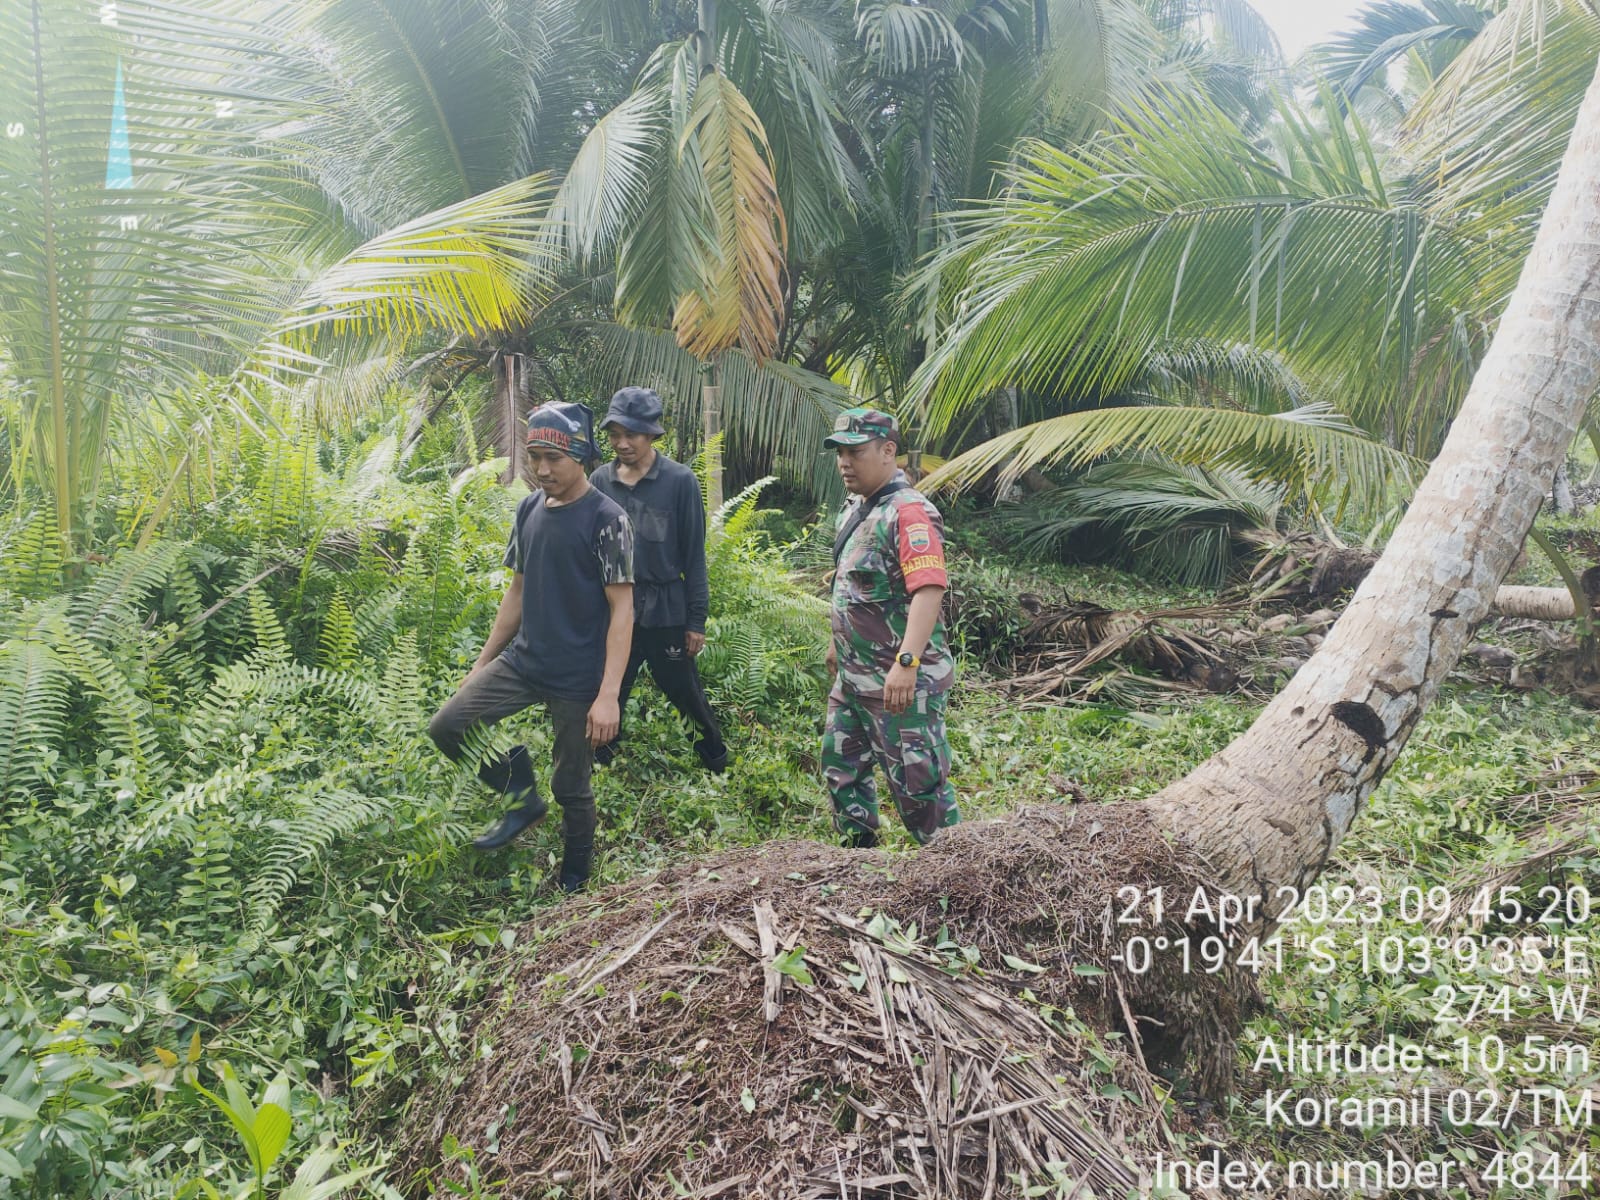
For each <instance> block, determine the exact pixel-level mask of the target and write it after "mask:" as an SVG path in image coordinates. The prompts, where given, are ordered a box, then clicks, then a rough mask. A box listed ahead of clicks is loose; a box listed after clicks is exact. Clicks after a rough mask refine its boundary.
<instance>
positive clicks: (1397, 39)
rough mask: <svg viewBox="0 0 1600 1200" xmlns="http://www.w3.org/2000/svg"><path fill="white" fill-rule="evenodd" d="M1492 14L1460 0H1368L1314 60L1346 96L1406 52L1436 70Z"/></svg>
mask: <svg viewBox="0 0 1600 1200" xmlns="http://www.w3.org/2000/svg"><path fill="white" fill-rule="evenodd" d="M1493 15H1494V14H1493V13H1492V12H1490V11H1489V10H1488V9H1487V8H1485V7H1483V6H1482V5H1479V4H1473V3H1468V2H1466V0H1371V2H1370V3H1368V4H1367V5H1366V6H1365V7H1364V8H1362V9H1361V10H1360V11H1359V12H1358V13H1357V14H1356V17H1355V23H1354V25H1352V26H1351V27H1350V28H1348V29H1346V30H1345V31H1343V32H1342V33H1340V34H1339V35H1338V36H1337V37H1335V38H1333V39H1331V40H1330V41H1328V42H1325V43H1324V44H1323V45H1321V46H1320V47H1318V48H1317V58H1318V60H1319V66H1320V68H1321V70H1322V72H1323V74H1324V76H1325V77H1326V78H1327V79H1328V80H1329V81H1330V82H1331V83H1333V84H1334V85H1335V86H1336V87H1337V88H1338V89H1339V91H1340V92H1341V93H1342V94H1343V96H1344V97H1345V98H1346V99H1349V98H1351V97H1354V96H1355V95H1356V93H1358V92H1359V91H1361V89H1362V88H1364V87H1366V86H1367V85H1368V84H1369V83H1371V82H1373V81H1377V82H1379V83H1382V82H1383V77H1384V75H1385V74H1386V73H1387V72H1388V70H1389V67H1390V66H1392V65H1393V64H1394V63H1396V62H1399V61H1401V60H1402V59H1404V58H1406V57H1407V56H1409V55H1412V54H1418V55H1423V56H1425V58H1426V61H1427V62H1428V63H1429V69H1430V71H1431V72H1432V73H1433V74H1435V75H1437V74H1438V73H1439V72H1440V71H1442V70H1443V69H1444V68H1445V67H1446V66H1447V65H1448V64H1449V63H1450V61H1451V60H1452V59H1453V58H1454V57H1455V56H1456V55H1457V54H1459V53H1460V52H1461V51H1462V50H1463V49H1465V48H1466V46H1467V44H1468V43H1469V42H1471V41H1472V40H1473V39H1474V38H1475V37H1477V36H1478V34H1479V33H1481V32H1482V31H1483V28H1484V26H1486V25H1487V24H1488V23H1489V21H1490V19H1491V18H1492V17H1493Z"/></svg>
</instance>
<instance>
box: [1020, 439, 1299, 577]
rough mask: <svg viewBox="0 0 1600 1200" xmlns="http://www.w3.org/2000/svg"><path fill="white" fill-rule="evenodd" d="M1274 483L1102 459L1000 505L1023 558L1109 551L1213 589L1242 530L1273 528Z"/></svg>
mask: <svg viewBox="0 0 1600 1200" xmlns="http://www.w3.org/2000/svg"><path fill="white" fill-rule="evenodd" d="M1283 499H1284V493H1283V489H1282V488H1281V487H1278V486H1276V485H1273V484H1265V483H1262V482H1260V481H1259V480H1255V479H1251V478H1249V477H1248V476H1246V475H1245V474H1243V473H1241V472H1238V471H1233V470H1226V469H1223V470H1207V469H1204V468H1200V467H1182V466H1177V465H1175V464H1171V463H1166V462H1162V461H1160V460H1156V459H1136V460H1132V461H1117V462H1109V463H1102V464H1100V465H1098V466H1094V467H1091V468H1089V469H1088V470H1087V471H1085V472H1083V473H1082V474H1081V475H1078V476H1077V477H1075V478H1073V479H1071V480H1069V481H1068V482H1066V483H1065V484H1063V485H1062V486H1061V487H1059V488H1057V489H1055V490H1054V491H1051V492H1046V493H1044V494H1043V495H1039V496H1032V497H1029V498H1028V499H1027V500H1025V501H1023V502H1021V503H1018V504H1014V505H1008V506H1005V507H1004V508H1002V509H1000V510H998V515H999V517H1000V518H1001V520H1002V522H1003V524H1004V527H1005V529H1006V531H1007V537H1008V540H1010V541H1011V542H1012V544H1013V545H1014V546H1015V548H1016V549H1017V550H1019V551H1021V552H1023V553H1025V554H1028V555H1040V556H1059V555H1063V554H1067V553H1071V554H1073V555H1074V556H1076V557H1103V556H1110V557H1112V558H1114V559H1115V560H1117V561H1119V562H1124V563H1127V564H1129V565H1133V566H1137V568H1138V569H1139V570H1140V571H1149V572H1152V573H1154V574H1156V575H1159V576H1165V577H1168V578H1172V579H1175V580H1177V581H1179V582H1180V583H1184V584H1194V585H1202V586H1213V587H1214V586H1217V585H1218V584H1220V583H1221V582H1222V581H1223V579H1224V578H1225V577H1226V575H1227V573H1228V572H1229V570H1230V569H1231V568H1232V567H1233V566H1234V564H1235V563H1236V561H1237V556H1238V553H1239V551H1240V550H1241V549H1242V548H1243V546H1242V544H1236V538H1235V535H1236V534H1237V533H1239V532H1242V531H1246V530H1258V529H1266V530H1274V529H1276V528H1277V523H1278V519H1279V516H1280V514H1281V512H1282V507H1283Z"/></svg>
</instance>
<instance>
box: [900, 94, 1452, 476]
mask: <svg viewBox="0 0 1600 1200" xmlns="http://www.w3.org/2000/svg"><path fill="white" fill-rule="evenodd" d="M1290 112H1291V115H1292V110H1290ZM1346 119H1347V120H1348V119H1349V118H1348V117H1347V118H1346ZM1289 136H1290V138H1291V140H1292V141H1293V144H1294V149H1295V157H1294V159H1293V161H1292V163H1291V166H1290V167H1289V169H1288V170H1285V168H1283V167H1281V166H1280V165H1279V164H1277V163H1276V162H1274V161H1272V160H1271V159H1270V158H1268V157H1267V156H1266V155H1265V154H1263V153H1262V152H1261V151H1260V150H1259V149H1258V148H1257V147H1256V146H1255V145H1253V144H1252V143H1251V142H1250V141H1249V140H1248V139H1247V138H1245V136H1244V135H1243V134H1242V133H1241V131H1240V130H1239V129H1238V127H1237V126H1236V125H1235V124H1234V123H1233V122H1232V121H1230V120H1229V119H1228V118H1226V117H1225V116H1224V115H1223V114H1221V113H1220V112H1219V111H1218V110H1216V109H1215V107H1214V106H1211V105H1209V104H1207V103H1206V102H1204V101H1201V100H1197V99H1193V98H1187V97H1178V96H1171V95H1168V96H1166V97H1164V98H1163V99H1162V100H1161V102H1160V103H1151V104H1149V105H1142V106H1140V107H1139V108H1137V109H1135V110H1133V111H1132V112H1129V113H1125V114H1123V115H1122V116H1120V117H1119V118H1118V120H1117V121H1116V123H1115V126H1114V128H1113V130H1112V131H1111V132H1110V133H1108V134H1107V135H1106V136H1104V137H1102V138H1099V139H1097V140H1096V141H1094V142H1093V143H1091V144H1089V145H1087V146H1085V147H1083V148H1081V149H1080V150H1078V151H1076V152H1069V151H1064V150H1058V149H1055V148H1053V147H1050V146H1046V145H1043V144H1041V143H1031V144H1029V145H1028V146H1027V147H1026V149H1025V150H1024V152H1023V161H1022V162H1021V164H1019V166H1017V167H1016V168H1014V169H1013V170H1012V172H1011V180H1012V184H1011V187H1010V189H1009V190H1008V192H1007V193H1006V194H1004V195H1003V196H1001V197H1000V198H998V199H997V200H995V201H993V202H990V203H987V204H982V205H976V206H973V207H972V208H971V209H970V210H969V211H968V212H967V213H966V214H965V215H964V216H963V217H962V219H961V223H962V235H961V237H960V239H959V240H958V241H957V242H956V243H955V244H954V245H952V246H951V247H950V248H949V250H947V251H946V252H944V253H942V254H940V255H938V256H936V258H935V259H934V260H933V262H932V263H931V264H930V265H929V267H928V268H927V270H929V271H944V272H948V273H949V275H950V276H951V277H952V278H953V279H955V280H963V279H964V286H962V287H961V288H960V289H959V290H958V291H956V292H955V293H954V295H953V296H952V297H951V300H950V302H949V303H950V307H951V310H952V312H953V317H954V319H953V321H952V323H951V325H950V327H949V328H948V329H947V330H946V331H945V333H944V335H943V338H942V340H941V342H940V343H939V345H938V346H936V347H935V349H934V351H933V353H932V354H931V355H930V356H929V358H928V360H927V361H926V362H925V363H924V364H923V365H922V367H921V368H920V369H919V372H918V376H917V378H916V380H914V383H913V391H914V392H916V393H919V394H928V395H930V396H931V400H932V404H931V415H932V420H933V425H934V427H935V428H936V429H941V428H947V427H949V426H950V425H951V424H952V423H953V422H954V421H955V420H956V419H957V417H958V415H959V414H960V413H961V412H962V411H963V410H965V409H966V408H967V407H969V406H970V405H972V404H974V403H977V402H980V401H981V398H982V397H985V396H987V395H989V394H990V393H991V392H993V390H994V389H995V388H997V387H1003V386H1007V385H1012V384H1015V385H1020V386H1023V387H1026V388H1028V389H1030V390H1033V391H1036V392H1042V393H1044V394H1053V395H1065V396H1070V395H1081V396H1088V397H1093V396H1114V395H1116V394H1118V393H1119V392H1120V391H1121V390H1122V389H1123V388H1125V387H1126V386H1128V384H1129V382H1130V381H1131V380H1132V379H1134V378H1135V377H1136V376H1137V375H1138V374H1139V373H1140V372H1141V371H1142V370H1143V368H1144V364H1145V362H1146V361H1147V359H1148V357H1149V355H1150V353H1151V352H1152V351H1153V350H1154V349H1156V348H1157V347H1158V346H1159V345H1160V344H1161V343H1163V342H1166V341H1172V340H1176V341H1185V340H1189V339H1197V338H1204V339H1210V340H1215V341H1218V342H1222V343H1231V342H1245V343H1249V344H1252V345H1256V346H1260V347H1262V348H1264V349H1268V350H1271V351H1273V352H1275V353H1277V354H1279V355H1281V356H1282V358H1283V361H1284V362H1285V363H1286V364H1288V366H1289V367H1290V368H1291V369H1292V370H1293V371H1294V372H1295V373H1296V374H1297V375H1299V376H1300V377H1301V378H1304V379H1307V380H1309V381H1312V382H1313V384H1314V386H1316V387H1317V389H1318V392H1319V394H1321V395H1326V396H1338V397H1339V404H1340V407H1341V408H1342V409H1343V410H1344V411H1346V412H1348V413H1350V414H1351V415H1352V416H1354V417H1355V418H1356V419H1357V421H1358V423H1360V424H1362V425H1363V426H1364V427H1367V428H1374V425H1373V424H1370V423H1369V422H1381V420H1382V419H1383V417H1384V415H1385V414H1393V413H1395V412H1397V411H1404V404H1405V403H1407V402H1411V401H1413V400H1415V399H1416V394H1417V392H1418V391H1419V390H1420V389H1417V388H1416V386H1415V384H1416V380H1417V372H1418V365H1417V359H1418V356H1419V355H1420V354H1424V353H1427V352H1430V351H1432V352H1438V353H1442V352H1443V350H1444V349H1446V348H1448V346H1447V343H1443V342H1441V341H1440V340H1439V334H1440V331H1441V330H1448V329H1449V328H1450V327H1451V322H1452V321H1453V320H1454V318H1455V316H1456V314H1457V313H1458V312H1459V311H1460V310H1461V309H1462V308H1464V307H1466V306H1467V305H1468V304H1469V303H1470V301H1471V298H1472V296H1473V295H1474V288H1475V286H1476V280H1477V278H1478V275H1479V274H1480V272H1481V268H1482V256H1481V254H1480V253H1479V252H1478V248H1477V246H1476V245H1475V244H1474V243H1472V242H1470V241H1467V240H1464V239H1463V238H1462V237H1460V236H1459V235H1458V234H1457V233H1456V232H1455V230H1454V229H1453V228H1452V227H1451V226H1450V225H1449V224H1448V223H1442V222H1440V221H1437V220H1435V219H1434V218H1432V217H1431V216H1430V215H1429V214H1428V213H1427V212H1426V211H1425V210H1423V209H1421V208H1420V207H1419V206H1417V205H1414V204H1411V203H1408V202H1406V201H1405V200H1403V199H1391V198H1390V197H1388V196H1387V194H1386V193H1385V191H1384V190H1383V189H1384V184H1383V181H1382V180H1381V178H1376V177H1375V176H1374V166H1373V163H1372V156H1371V154H1370V152H1369V151H1370V148H1368V147H1366V145H1365V143H1364V141H1363V140H1362V139H1361V138H1360V136H1359V131H1357V132H1356V133H1355V134H1354V135H1352V133H1351V132H1350V131H1349V130H1343V131H1341V132H1334V131H1330V132H1329V133H1327V134H1326V135H1325V136H1324V137H1322V138H1320V139H1319V136H1318V134H1317V132H1316V130H1315V129H1314V128H1312V127H1311V126H1310V124H1309V123H1307V124H1305V125H1301V126H1297V127H1296V128H1294V129H1292V130H1291V131H1290V134H1289ZM1375 431H1376V432H1384V431H1383V430H1382V429H1381V426H1379V427H1377V428H1375ZM1423 449H1424V450H1426V449H1427V447H1426V446H1424V447H1423Z"/></svg>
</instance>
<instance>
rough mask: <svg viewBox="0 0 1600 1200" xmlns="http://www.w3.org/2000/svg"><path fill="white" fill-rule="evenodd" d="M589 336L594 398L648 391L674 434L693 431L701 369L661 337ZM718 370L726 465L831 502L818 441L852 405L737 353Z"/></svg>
mask: <svg viewBox="0 0 1600 1200" xmlns="http://www.w3.org/2000/svg"><path fill="white" fill-rule="evenodd" d="M591 332H592V333H593V334H594V336H595V338H596V341H597V342H598V352H597V353H595V354H594V355H593V356H592V360H591V366H590V379H591V382H592V386H593V388H594V392H595V394H597V395H608V394H609V393H610V392H612V391H614V390H615V389H617V388H619V387H623V386H626V385H629V384H635V385H641V386H644V387H650V388H654V389H655V390H656V391H657V392H658V393H660V395H661V398H662V401H663V402H664V403H665V404H666V406H667V408H668V411H669V412H670V414H671V416H672V420H673V423H674V424H675V425H676V426H677V428H678V429H679V430H680V431H691V430H695V429H698V427H699V424H700V400H701V396H700V389H701V386H702V384H703V383H704V381H705V365H704V364H703V363H701V362H700V361H699V360H697V359H696V358H695V357H694V356H693V355H691V354H689V353H688V352H687V351H685V350H684V349H683V348H682V347H680V346H679V345H678V344H677V342H676V341H675V340H674V339H673V337H672V335H671V334H668V333H666V332H664V331H659V330H649V329H633V328H629V327H626V326H622V325H615V324H598V325H595V326H592V327H591ZM717 365H718V369H719V370H720V372H721V377H722V420H723V426H724V428H725V430H726V432H727V437H728V440H729V458H730V459H731V460H732V461H735V462H737V463H741V464H742V463H746V462H748V463H750V464H752V465H753V466H756V467H758V469H760V470H762V471H765V470H767V469H769V468H770V469H772V470H775V471H777V472H778V473H779V474H781V475H784V476H786V477H787V478H789V479H792V480H795V481H797V482H799V483H801V484H802V485H803V486H804V487H806V489H807V490H808V491H810V492H811V494H812V495H814V496H816V497H818V498H819V499H827V498H830V497H835V496H837V495H838V494H839V488H840V485H839V479H838V474H837V472H836V471H835V470H834V467H833V462H832V456H831V455H830V454H829V453H828V452H827V451H826V450H824V448H823V445H822V439H823V438H825V437H826V436H827V435H828V432H829V430H831V429H832V428H833V419H834V417H835V416H836V415H837V414H838V413H839V412H841V411H842V410H844V409H846V408H848V407H850V405H851V404H852V403H854V400H853V399H852V397H851V395H850V393H849V392H848V391H846V390H845V389H844V388H842V387H840V386H839V385H838V384H837V383H835V382H833V381H832V380H831V379H827V378H824V377H823V376H820V375H816V374H813V373H812V372H810V371H807V370H805V369H804V368H802V367H797V366H795V365H793V364H792V363H784V362H779V361H777V360H776V359H768V360H767V361H766V362H764V363H758V362H756V361H755V359H754V358H752V357H751V356H749V355H748V354H745V353H744V352H743V351H741V350H729V351H727V352H726V353H724V354H723V355H722V356H721V357H720V358H718V359H717Z"/></svg>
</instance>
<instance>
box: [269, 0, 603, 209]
mask: <svg viewBox="0 0 1600 1200" xmlns="http://www.w3.org/2000/svg"><path fill="white" fill-rule="evenodd" d="M573 8H574V6H573V5H572V4H571V3H546V4H541V5H539V6H538V7H537V9H536V10H534V11H532V12H529V13H528V14H526V15H527V17H528V18H530V19H527V20H525V21H521V22H513V21H510V20H508V19H507V14H506V13H505V11H504V10H505V6H504V5H501V4H496V3H491V2H490V0H452V3H449V4H435V3H426V2H421V0H339V3H336V4H322V5H315V6H307V9H308V11H309V13H310V16H309V19H308V20H307V21H306V26H305V28H304V29H303V31H302V32H301V33H300V35H299V36H298V37H297V38H296V39H295V43H294V48H295V49H296V50H298V51H299V52H300V53H301V54H303V55H304V56H305V57H306V59H307V60H308V62H309V63H310V64H312V65H313V66H314V67H315V68H316V69H317V75H316V77H315V78H314V82H313V86H312V87H311V88H309V89H308V91H309V92H310V95H309V97H308V100H309V102H310V104H311V106H312V115H311V116H310V117H309V118H308V120H307V124H306V128H304V129H303V131H302V132H301V133H300V135H299V136H300V137H301V139H302V140H303V141H304V142H305V144H306V145H307V146H308V147H310V148H311V151H312V153H311V156H310V162H311V167H312V170H313V171H314V173H315V174H316V177H317V178H318V180H319V182H320V183H321V184H322V186H323V187H324V188H325V189H326V190H327V191H328V192H329V193H330V194H332V195H334V196H336V197H338V198H339V200H340V201H341V203H342V204H344V206H345V207H346V209H347V210H348V211H349V212H350V213H351V215H352V216H353V217H354V218H355V219H356V220H358V221H359V222H360V223H361V224H362V225H363V226H364V227H365V228H366V229H367V230H368V232H369V233H370V232H376V231H377V230H378V229H387V228H391V227H393V226H395V225H399V224H401V223H403V222H405V221H409V220H411V219H413V218H415V217H417V216H420V215H421V214H423V213H427V212H433V211H434V210H436V209H440V208H444V207H446V206H447V205H450V204H453V203H456V202H458V201H461V200H465V199H467V198H468V197H469V196H472V195H475V194H477V193H479V192H482V191H487V190H489V189H491V188H494V187H498V186H500V185H502V184H505V183H508V182H510V181H511V180H512V179H515V178H517V177H518V176H521V175H526V174H530V173H532V172H533V170H534V169H535V167H534V164H533V163H532V162H531V161H530V156H529V155H528V153H527V148H528V145H529V143H530V142H531V141H532V139H533V136H534V132H535V126H536V125H537V124H538V123H539V122H541V121H551V122H554V121H558V120H560V119H561V118H562V117H563V116H564V114H563V113H561V112H560V110H559V109H556V110H555V111H551V110H550V109H549V108H548V107H547V106H546V105H544V104H542V103H541V101H542V99H543V92H544V91H545V89H546V88H547V86H548V85H549V84H550V82H551V79H552V76H554V75H555V74H556V73H558V72H560V71H562V70H564V69H566V62H565V61H564V59H563V55H562V54H560V53H554V52H553V51H554V49H555V48H554V47H552V45H551V42H552V39H556V40H558V41H559V43H560V49H561V51H564V54H565V56H566V58H570V57H572V56H574V55H576V54H577V53H580V51H579V48H578V45H577V40H578V39H577V35H576V30H577V21H578V17H577V14H576V12H575V11H573Z"/></svg>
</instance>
